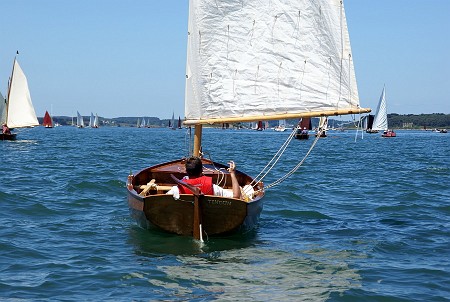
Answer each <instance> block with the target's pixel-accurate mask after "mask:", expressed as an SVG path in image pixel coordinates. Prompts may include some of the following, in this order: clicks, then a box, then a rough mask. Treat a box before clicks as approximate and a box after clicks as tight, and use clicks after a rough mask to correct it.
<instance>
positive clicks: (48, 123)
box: [42, 111, 53, 128]
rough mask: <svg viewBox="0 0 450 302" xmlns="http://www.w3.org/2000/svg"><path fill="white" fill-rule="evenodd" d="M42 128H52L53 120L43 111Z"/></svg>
mask: <svg viewBox="0 0 450 302" xmlns="http://www.w3.org/2000/svg"><path fill="white" fill-rule="evenodd" d="M42 126H44V128H53V119H52V117H51V116H50V114H49V113H48V111H45V115H44V119H43V121H42Z"/></svg>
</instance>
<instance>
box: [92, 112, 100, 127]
mask: <svg viewBox="0 0 450 302" xmlns="http://www.w3.org/2000/svg"><path fill="white" fill-rule="evenodd" d="M98 126H99V123H98V115H97V113H96V114H95V118H94V126H93V127H94V128H98Z"/></svg>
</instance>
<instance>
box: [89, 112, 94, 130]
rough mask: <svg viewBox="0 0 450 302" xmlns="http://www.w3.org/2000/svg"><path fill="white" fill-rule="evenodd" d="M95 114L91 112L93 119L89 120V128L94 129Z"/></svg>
mask: <svg viewBox="0 0 450 302" xmlns="http://www.w3.org/2000/svg"><path fill="white" fill-rule="evenodd" d="M94 119H95V117H94V114H93V113H92V112H91V117H90V118H89V127H91V128H94Z"/></svg>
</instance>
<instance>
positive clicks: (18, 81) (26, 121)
mask: <svg viewBox="0 0 450 302" xmlns="http://www.w3.org/2000/svg"><path fill="white" fill-rule="evenodd" d="M17 54H18V52H17ZM0 124H1V125H2V132H1V133H0V140H15V139H16V136H17V133H13V132H12V131H11V129H18V128H28V127H34V126H38V125H39V122H38V119H37V117H36V113H35V111H34V107H33V103H32V102H31V96H30V91H29V88H28V81H27V78H26V76H25V73H24V72H23V70H22V68H21V67H20V65H19V62H18V61H17V57H15V58H14V63H13V69H12V74H11V79H10V81H9V86H8V93H7V98H6V99H5V98H4V97H3V96H2V95H1V94H0Z"/></svg>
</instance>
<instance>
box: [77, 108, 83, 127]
mask: <svg viewBox="0 0 450 302" xmlns="http://www.w3.org/2000/svg"><path fill="white" fill-rule="evenodd" d="M77 127H79V128H82V127H84V120H83V116H82V115H81V114H80V113H79V112H78V111H77Z"/></svg>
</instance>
